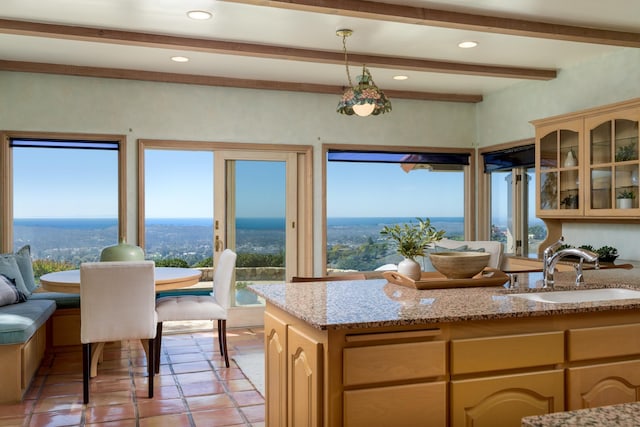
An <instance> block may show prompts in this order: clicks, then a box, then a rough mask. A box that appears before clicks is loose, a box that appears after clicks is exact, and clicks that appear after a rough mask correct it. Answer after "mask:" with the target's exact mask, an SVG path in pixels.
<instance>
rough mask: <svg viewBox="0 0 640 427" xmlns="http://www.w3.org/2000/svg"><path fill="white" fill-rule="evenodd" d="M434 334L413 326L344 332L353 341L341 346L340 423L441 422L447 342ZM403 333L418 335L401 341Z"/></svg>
mask: <svg viewBox="0 0 640 427" xmlns="http://www.w3.org/2000/svg"><path fill="white" fill-rule="evenodd" d="M438 335H439V331H435V332H434V331H424V332H423V331H413V332H409V333H404V332H396V333H384V334H375V333H373V334H365V335H356V336H353V335H352V336H347V341H351V342H352V343H354V344H357V346H356V347H347V348H345V349H344V350H343V382H344V386H345V391H344V420H343V425H344V426H345V427H369V426H372V425H381V426H386V425H389V426H391V425H392V426H394V427H413V426H416V425H424V426H426V425H428V426H433V427H438V426H442V427H445V426H446V425H447V401H448V399H447V383H446V382H445V381H444V378H445V375H446V373H447V342H446V341H442V340H438V339H436V340H433V339H434V337H437V336H438ZM405 339H410V340H418V341H410V342H402V341H403V340H405ZM402 383H404V384H402ZM390 396H393V397H392V398H390ZM427 402H428V403H427Z"/></svg>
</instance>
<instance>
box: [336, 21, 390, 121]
mask: <svg viewBox="0 0 640 427" xmlns="http://www.w3.org/2000/svg"><path fill="white" fill-rule="evenodd" d="M352 34H353V30H349V29H341V30H338V31H336V35H337V36H339V37H342V49H343V51H344V63H345V68H346V70H347V79H348V81H349V86H348V87H347V88H346V89H345V91H344V93H343V94H342V99H340V102H338V109H337V112H338V113H340V114H346V115H348V116H351V115H353V114H356V115H358V116H360V117H366V116H369V115H374V116H377V115H378V114H380V113H386V112H389V111H391V102H390V101H389V99H388V98H387V97H386V96H385V94H384V92H382V91H381V90H380V89H379V88H378V86H376V84H375V83H374V81H373V77H371V73H370V72H369V69H367V67H366V65H365V64H363V65H362V74H361V75H359V76H358V77H357V78H356V79H357V83H358V84H357V85H355V86H354V85H353V83H352V81H351V73H350V72H349V59H348V56H347V37H349V36H351V35H352Z"/></svg>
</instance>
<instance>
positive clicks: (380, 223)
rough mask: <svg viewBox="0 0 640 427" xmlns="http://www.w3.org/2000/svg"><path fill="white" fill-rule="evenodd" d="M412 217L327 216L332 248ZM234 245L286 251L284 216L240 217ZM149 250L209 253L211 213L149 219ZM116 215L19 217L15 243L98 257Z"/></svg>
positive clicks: (44, 252)
mask: <svg viewBox="0 0 640 427" xmlns="http://www.w3.org/2000/svg"><path fill="white" fill-rule="evenodd" d="M416 221H417V219H416V218H412V217H365V218H328V219H327V244H328V246H329V247H332V246H333V245H340V246H341V247H352V248H357V247H359V246H361V245H363V244H366V243H367V242H369V241H379V240H380V230H381V229H382V227H384V226H385V225H391V224H401V223H407V222H416ZM431 224H432V225H433V226H434V227H435V228H436V229H443V230H445V231H446V232H447V237H453V238H456V237H460V236H462V235H463V234H464V221H463V218H461V217H434V218H431ZM236 227H237V233H236V250H237V251H238V252H245V253H260V254H278V253H282V252H283V251H284V230H285V220H284V218H238V219H237V220H236ZM145 231H146V236H145V252H146V254H147V256H149V257H151V258H152V259H169V258H180V259H184V260H186V261H187V262H188V263H189V264H190V265H192V264H194V263H196V262H198V261H201V260H204V259H206V258H207V257H210V256H211V254H212V242H213V221H212V219H211V218H152V219H147V221H146V227H145ZM117 240H118V227H117V220H116V219H115V218H17V219H15V220H14V246H15V248H16V249H17V248H20V247H22V246H23V245H25V244H29V245H31V251H32V255H33V256H34V258H39V259H50V260H55V261H61V260H65V261H70V262H72V263H73V264H77V265H79V263H81V262H84V261H94V260H97V258H99V254H100V251H101V250H102V248H104V247H106V246H110V245H113V244H115V243H117Z"/></svg>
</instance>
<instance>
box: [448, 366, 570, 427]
mask: <svg viewBox="0 0 640 427" xmlns="http://www.w3.org/2000/svg"><path fill="white" fill-rule="evenodd" d="M563 409H564V371H563V370H562V369H557V370H552V371H543V372H537V373H533V374H512V375H501V376H493V377H484V378H476V379H469V380H460V381H451V426H453V427H467V426H474V427H503V426H504V427H514V426H519V425H520V420H521V419H522V417H526V416H529V415H544V414H548V413H551V412H557V411H562V410H563Z"/></svg>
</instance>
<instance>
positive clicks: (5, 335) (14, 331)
mask: <svg viewBox="0 0 640 427" xmlns="http://www.w3.org/2000/svg"><path fill="white" fill-rule="evenodd" d="M55 310H56V302H55V301H53V300H47V299H43V300H31V299H30V300H27V302H21V303H19V304H11V305H5V306H4V307H0V345H2V344H21V343H24V342H27V341H28V340H29V338H31V336H33V334H34V333H35V332H36V331H37V330H38V328H40V326H42V325H43V324H44V323H45V322H46V321H47V319H48V318H49V317H50V316H51V315H52V314H53V312H54V311H55Z"/></svg>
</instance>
